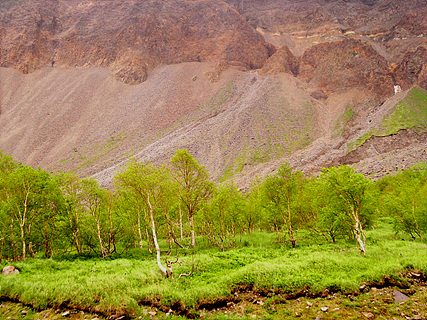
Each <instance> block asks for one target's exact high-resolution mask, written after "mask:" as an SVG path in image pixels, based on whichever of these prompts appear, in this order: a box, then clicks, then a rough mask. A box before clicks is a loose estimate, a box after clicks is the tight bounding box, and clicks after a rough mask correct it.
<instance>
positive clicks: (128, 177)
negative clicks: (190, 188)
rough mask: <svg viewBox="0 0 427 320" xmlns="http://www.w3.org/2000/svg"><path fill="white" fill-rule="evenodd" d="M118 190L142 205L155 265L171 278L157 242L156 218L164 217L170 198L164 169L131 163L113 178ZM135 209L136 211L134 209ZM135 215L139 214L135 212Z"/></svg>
mask: <svg viewBox="0 0 427 320" xmlns="http://www.w3.org/2000/svg"><path fill="white" fill-rule="evenodd" d="M115 182H116V185H117V187H118V188H124V189H127V190H129V191H131V192H133V193H134V195H135V196H136V197H137V198H139V199H140V200H141V202H142V203H143V204H144V207H143V210H145V215H146V216H148V218H149V225H150V229H151V234H152V238H153V242H154V246H155V249H156V259H157V265H158V267H159V269H160V271H161V272H162V273H163V275H164V276H165V277H171V276H172V268H168V267H165V266H164V265H163V264H162V259H161V250H160V245H159V241H158V234H157V224H156V220H157V219H156V218H157V217H158V216H159V215H165V212H167V210H168V205H169V196H170V176H169V174H168V173H167V170H166V169H164V168H156V167H154V166H151V165H148V164H144V163H139V162H136V161H133V162H131V163H130V164H129V165H128V167H127V169H126V170H125V171H124V172H122V173H119V174H118V175H116V176H115ZM135 209H138V207H136V208H135ZM135 214H137V215H138V214H140V213H139V212H136V213H135Z"/></svg>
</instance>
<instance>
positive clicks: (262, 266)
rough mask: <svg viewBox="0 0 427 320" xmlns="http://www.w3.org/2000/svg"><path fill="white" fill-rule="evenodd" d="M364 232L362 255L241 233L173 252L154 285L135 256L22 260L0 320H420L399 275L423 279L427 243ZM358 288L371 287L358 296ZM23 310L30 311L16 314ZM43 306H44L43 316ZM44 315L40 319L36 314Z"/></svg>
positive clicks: (416, 295) (0, 289)
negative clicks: (228, 246)
mask: <svg viewBox="0 0 427 320" xmlns="http://www.w3.org/2000/svg"><path fill="white" fill-rule="evenodd" d="M367 235H368V247H367V254H366V255H365V256H363V255H361V254H360V253H359V251H358V250H352V249H351V248H352V247H353V246H355V244H354V243H351V242H342V243H339V244H323V245H318V244H310V243H309V242H307V243H301V244H300V246H298V247H297V248H296V249H290V248H289V247H288V246H287V245H285V244H283V243H282V244H281V243H278V242H277V241H276V235H275V234H270V233H256V234H251V235H246V236H244V237H242V239H240V243H241V247H240V248H236V249H232V250H229V251H226V252H219V251H217V250H214V249H203V250H200V251H198V252H195V253H192V254H187V255H186V256H184V255H183V254H181V255H180V260H181V261H185V263H182V264H181V265H180V264H175V266H176V267H175V268H174V274H175V277H174V278H173V279H163V278H162V276H161V273H160V272H159V270H158V268H157V266H156V263H155V261H154V259H153V258H152V257H151V256H149V257H148V256H146V255H144V254H142V253H140V252H137V251H135V252H133V253H132V254H129V255H128V256H127V257H126V258H124V257H121V258H118V259H111V260H102V259H84V258H76V257H73V256H62V257H60V258H56V259H49V260H46V259H28V260H26V261H22V262H17V263H15V264H14V265H15V266H16V267H17V268H19V269H20V271H21V273H20V274H19V275H11V276H0V297H2V298H1V300H3V303H2V304H1V307H0V319H8V318H7V315H9V316H10V318H9V319H17V318H14V316H13V315H14V314H15V315H16V314H19V318H20V319H21V318H23V319H39V318H40V319H56V318H55V317H56V316H58V317H59V318H60V317H62V316H61V315H60V313H61V312H63V310H74V309H75V310H77V311H76V312H75V314H73V316H74V318H73V319H86V318H87V317H89V318H90V317H92V316H93V314H94V313H96V312H98V313H100V315H99V316H98V317H99V318H100V319H101V318H103V317H110V316H111V315H113V316H114V315H115V316H116V318H117V317H120V316H125V318H126V317H128V318H150V317H151V318H152V317H156V318H163V317H165V318H166V317H167V318H168V319H172V318H174V317H184V316H187V317H190V318H192V317H200V316H202V317H204V318H209V319H225V318H227V319H237V318H262V319H283V318H290V319H291V318H295V317H296V316H301V315H302V316H303V318H304V319H311V318H313V319H315V318H316V317H317V315H318V314H319V312H320V313H321V314H322V316H323V318H322V319H343V318H346V319H347V318H348V319H350V318H352V317H353V318H354V319H359V318H358V317H359V316H360V317H361V318H360V319H362V318H363V317H364V315H363V314H362V313H361V312H368V311H369V312H371V313H372V314H373V315H377V316H378V317H379V318H380V319H381V317H382V319H392V318H393V317H394V318H396V317H397V318H396V319H400V318H402V319H405V317H404V316H402V315H401V314H402V313H405V312H406V314H409V313H411V317H412V318H411V319H414V317H415V318H416V317H417V316H418V314H421V315H422V316H423V317H424V318H425V317H426V316H427V307H426V301H427V300H426V298H427V292H426V290H425V287H424V288H423V287H419V286H415V287H413V286H411V281H412V280H410V279H409V278H406V276H405V274H406V273H408V272H415V273H421V274H422V273H424V274H427V245H426V244H425V243H422V242H414V241H409V239H403V238H402V236H397V235H396V234H395V233H394V232H393V227H392V223H391V220H390V219H387V218H383V219H381V220H380V221H378V222H377V223H376V225H375V227H374V229H371V230H370V231H368V234H367ZM174 259H175V258H174V255H171V256H170V260H174ZM5 265H7V262H3V263H2V264H1V265H0V267H2V268H3V267H4V266H5ZM192 265H195V266H196V269H197V270H196V271H195V272H194V273H193V274H192V275H191V277H181V278H179V277H178V276H179V274H181V273H188V272H189V271H190V270H191V268H192ZM414 270H416V271H414ZM384 279H385V280H384ZM364 283H365V284H368V288H369V287H376V289H375V290H369V291H368V292H366V293H363V294H360V293H361V292H360V289H359V288H360V286H361V285H362V284H364ZM384 286H385V287H384ZM389 286H390V287H389ZM394 286H397V287H400V288H401V290H402V292H407V293H408V294H411V299H410V300H409V302H407V303H405V304H404V305H396V304H394V303H393V301H392V295H391V294H392V291H393V287H394ZM382 287H384V288H382ZM405 290H406V291H405ZM352 296H354V297H353V298H351V297H352ZM349 297H350V298H351V299H350V298H349ZM6 298H7V299H11V300H13V301H14V302H18V301H19V302H21V303H23V304H24V305H26V306H23V305H19V304H16V303H11V302H6ZM296 299H298V300H296ZM307 301H308V302H307ZM369 301H374V302H369ZM423 301H424V304H423ZM324 305H325V306H327V307H328V308H329V309H328V311H326V312H323V311H320V308H321V306H324ZM28 307H31V308H30V309H29V310H31V311H30V312H28V313H27V314H25V315H22V314H21V311H22V309H23V308H24V309H25V308H27V309H28ZM58 309H59V310H60V311H56V312H55V310H58ZM396 309H399V311H396ZM37 310H43V311H40V312H38V311H37ZM46 310H51V311H49V312H51V316H49V317H50V318H49V317H48V316H47V315H48V314H49V313H48V312H47V311H46ZM52 310H53V311H52ZM170 310H172V312H169V311H170ZM364 310H365V311H364ZM366 310H367V311H366ZM401 310H404V311H401ZM414 310H415V311H414ZM417 310H418V311H417ZM43 312H44V313H45V316H46V317H41V315H42V313H43ZM82 312H83V313H82ZM365 316H366V315H365ZM93 317H94V316H93ZM125 318H123V319H125ZM90 319H92V318H90ZM420 319H422V318H420Z"/></svg>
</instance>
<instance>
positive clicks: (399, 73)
mask: <svg viewBox="0 0 427 320" xmlns="http://www.w3.org/2000/svg"><path fill="white" fill-rule="evenodd" d="M426 67H427V49H426V48H424V47H418V48H417V50H415V51H410V52H408V53H406V54H405V56H404V57H403V59H402V61H401V62H400V64H399V65H398V67H397V69H396V70H395V72H394V74H395V77H396V81H397V82H398V83H399V85H400V86H401V87H402V88H403V89H408V88H409V87H411V86H412V85H414V84H417V83H418V84H419V85H420V87H422V88H424V89H427V72H426Z"/></svg>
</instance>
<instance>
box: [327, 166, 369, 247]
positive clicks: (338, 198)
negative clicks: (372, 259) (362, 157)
mask: <svg viewBox="0 0 427 320" xmlns="http://www.w3.org/2000/svg"><path fill="white" fill-rule="evenodd" d="M319 179H320V180H321V181H324V182H325V188H327V191H328V196H329V197H331V200H332V201H333V202H334V203H335V204H334V208H335V209H336V210H340V211H341V213H342V214H344V215H345V216H346V217H347V218H348V223H349V224H350V225H351V226H352V230H353V232H354V236H355V238H356V241H357V243H358V244H359V249H360V252H361V253H362V254H365V252H366V234H365V231H364V228H363V226H364V224H368V223H369V221H370V214H369V210H368V204H369V203H368V198H367V190H368V188H369V186H370V184H371V181H370V180H369V179H367V178H365V177H364V176H363V175H362V174H360V173H359V174H356V173H355V172H354V168H352V167H349V166H339V167H332V168H324V169H323V171H322V174H321V175H320V177H319Z"/></svg>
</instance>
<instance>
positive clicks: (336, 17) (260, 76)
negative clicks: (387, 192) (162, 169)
mask: <svg viewBox="0 0 427 320" xmlns="http://www.w3.org/2000/svg"><path fill="white" fill-rule="evenodd" d="M0 12H1V17H0V149H2V150H3V151H5V152H6V153H8V154H11V155H13V156H14V157H16V158H17V159H18V160H20V161H22V162H24V163H25V164H29V165H33V166H40V167H42V168H44V169H48V170H53V171H57V170H73V171H75V172H77V173H79V174H82V175H94V176H95V177H96V178H97V179H99V180H100V181H101V182H102V183H104V184H109V183H110V182H111V178H112V176H113V174H114V173H115V172H116V171H117V170H119V169H120V165H121V164H122V163H123V162H124V161H126V159H128V158H129V157H136V158H138V159H144V160H147V161H152V162H154V163H163V162H166V161H168V160H169V158H170V156H171V155H172V154H173V153H174V152H175V150H176V149H178V148H186V149H188V150H189V151H190V152H191V153H192V154H193V155H194V156H195V157H196V158H197V159H198V160H199V161H200V162H201V163H202V164H203V165H205V166H206V167H207V169H208V171H209V173H210V174H211V175H212V177H213V178H215V179H217V180H220V181H223V180H227V179H234V180H235V181H236V182H237V183H239V184H240V185H241V186H243V187H246V186H248V184H249V183H250V181H251V180H252V179H253V177H254V176H257V175H258V176H260V177H262V176H265V175H266V174H268V173H270V172H272V171H273V170H274V169H275V168H276V167H277V166H278V165H279V164H280V163H281V162H283V161H289V162H290V163H291V165H293V166H294V167H296V168H298V169H302V170H304V171H306V172H307V173H308V174H311V173H316V172H319V170H320V168H321V167H322V166H330V165H336V164H351V165H353V166H355V167H356V168H357V169H358V170H359V171H361V172H364V173H366V174H370V175H373V176H379V175H383V174H385V173H387V172H390V171H394V170H397V169H401V168H407V167H409V166H412V165H415V164H417V163H419V162H422V161H427V155H426V144H427V143H426V141H427V135H426V131H427V91H426V89H427V49H426V48H427V23H426V22H425V21H427V5H426V3H424V2H422V1H416V0H411V1H405V2H403V3H399V4H398V5H397V4H395V3H394V2H393V1H388V0H378V1H375V0H371V1H367V0H364V1H363V0H360V1H357V0H355V1H339V0H337V1H326V0H313V1H297V0H273V1H263V0H247V1H242V0H228V1H220V0H203V1H202V0H179V1H176V0H163V1H160V0H150V1H136V0H132V1H131V0H128V1H124V0H115V1H100V0H97V1H77V0H76V1H74V0H62V1H61V0H44V1H36V0H27V1H11V0H7V1H5V0H1V1H0ZM396 86H399V87H400V88H401V89H403V91H402V92H398V93H397V94H395V91H394V89H395V87H396ZM396 88H397V87H396Z"/></svg>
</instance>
